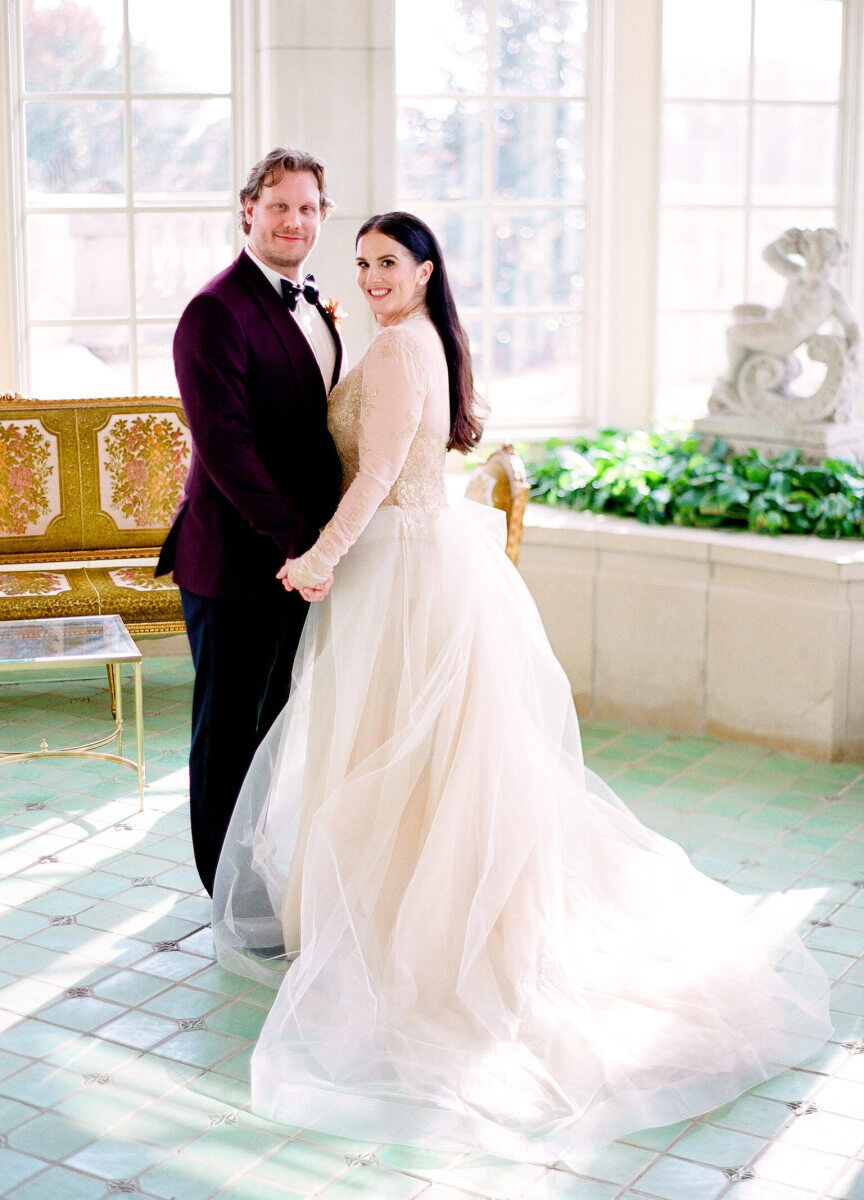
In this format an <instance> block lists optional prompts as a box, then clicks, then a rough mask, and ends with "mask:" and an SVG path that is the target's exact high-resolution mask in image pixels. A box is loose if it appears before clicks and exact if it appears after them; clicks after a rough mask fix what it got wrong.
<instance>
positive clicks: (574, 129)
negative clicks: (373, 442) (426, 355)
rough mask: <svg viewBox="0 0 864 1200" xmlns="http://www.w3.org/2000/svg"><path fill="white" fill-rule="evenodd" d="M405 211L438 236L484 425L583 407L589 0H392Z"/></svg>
mask: <svg viewBox="0 0 864 1200" xmlns="http://www.w3.org/2000/svg"><path fill="white" fill-rule="evenodd" d="M396 13H397V35H396V50H397V56H396V59H397V91H398V94H399V95H398V130H397V133H398V147H399V151H398V190H399V203H400V204H401V205H402V206H403V207H405V208H407V209H410V210H411V211H413V212H416V213H417V214H418V215H419V216H421V217H423V218H424V219H425V220H427V221H428V222H429V224H430V225H431V226H432V228H433V229H434V230H435V232H436V233H437V234H438V236H439V238H440V240H441V242H442V245H443V248H444V253H445V255H446V258H447V263H448V269H449V270H450V272H451V276H452V282H453V285H454V290H455V293H456V298H457V301H458V303H459V305H460V310H461V312H462V315H463V319H464V321H465V323H466V326H467V328H468V331H469V334H470V336H471V340H472V349H473V353H474V364H475V375H476V378H477V382H478V386H479V388H480V389H481V390H482V391H483V393H484V394H485V395H486V397H487V398H488V399H489V401H490V404H491V408H492V415H491V421H490V427H491V429H492V430H493V431H501V432H511V433H514V434H518V433H523V434H528V433H536V432H544V431H547V430H549V429H551V428H555V427H556V426H558V427H560V426H561V425H569V426H573V425H574V424H575V423H576V422H577V421H578V418H579V414H580V407H581V396H580V393H581V360H582V297H583V283H584V280H583V268H582V261H583V241H584V230H585V144H584V129H585V112H586V92H587V88H586V79H585V58H586V40H587V21H588V5H587V0H535V2H532V3H531V4H527V3H522V2H520V0H440V2H439V3H438V4H436V5H435V6H434V9H433V8H432V7H431V6H426V5H423V6H419V5H416V4H414V3H412V0H397V4H396Z"/></svg>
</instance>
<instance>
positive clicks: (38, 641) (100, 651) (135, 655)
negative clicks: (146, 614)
mask: <svg viewBox="0 0 864 1200" xmlns="http://www.w3.org/2000/svg"><path fill="white" fill-rule="evenodd" d="M123 663H131V664H132V671H133V674H134V684H135V742H136V757H135V758H134V759H132V758H124V756H123V694H122V688H121V686H120V684H121V680H120V668H121V666H122V664H123ZM98 664H102V665H104V666H105V667H106V668H107V670H108V684H109V688H110V694H111V710H112V713H113V716H114V728H113V730H112V731H111V732H110V733H107V734H106V735H105V736H104V737H101V738H97V739H96V740H95V741H92V742H84V743H82V744H81V745H78V746H62V747H57V748H51V747H49V745H48V742H47V741H46V740H44V739H43V741H42V744H41V746H40V747H39V749H38V750H28V751H22V752H15V753H7V752H4V751H3V750H0V766H2V765H3V764H4V763H9V762H20V761H21V760H22V759H28V758H47V757H76V758H100V759H104V760H105V761H106V762H116V763H122V764H123V765H124V766H127V767H131V768H132V769H133V770H134V771H136V772H137V774H138V803H139V807H140V808H141V809H143V808H144V715H143V690H142V685H141V651H140V650H139V649H138V647H137V646H136V645H135V643H134V642H133V641H132V638H131V636H130V634H129V631H128V629H127V628H126V626H125V625H124V624H123V622H122V621H121V620H120V618H119V617H118V616H114V615H111V616H105V617H46V618H45V619H44V620H39V621H2V622H0V682H2V676H3V674H4V673H8V672H10V671H16V672H19V671H34V672H39V671H43V672H44V671H46V670H49V669H53V670H57V669H58V668H64V667H80V666H88V665H98ZM113 742H116V743H117V753H116V754H112V753H105V752H104V751H102V750H101V747H103V746H109V745H111V743H113Z"/></svg>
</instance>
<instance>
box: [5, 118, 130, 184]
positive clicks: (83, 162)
mask: <svg viewBox="0 0 864 1200" xmlns="http://www.w3.org/2000/svg"><path fill="white" fill-rule="evenodd" d="M24 122H25V128H26V136H27V201H28V203H30V204H35V205H38V204H40V203H42V204H44V203H49V202H57V201H60V200H61V198H62V197H63V196H64V195H65V196H69V195H78V196H80V195H83V194H89V195H91V196H92V195H95V194H98V195H99V197H100V201H99V202H100V204H101V203H103V202H104V203H107V204H110V203H111V202H112V197H113V200H114V201H115V202H116V203H120V204H122V203H123V202H124V201H125V190H126V189H125V168H124V164H123V106H122V105H121V104H120V103H118V102H117V101H113V100H75V101H72V102H70V101H65V100H58V101H55V100H31V101H29V102H28V103H27V104H25V105H24ZM102 197H104V201H103V200H102Z"/></svg>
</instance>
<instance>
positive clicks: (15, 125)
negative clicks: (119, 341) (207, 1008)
mask: <svg viewBox="0 0 864 1200" xmlns="http://www.w3.org/2000/svg"><path fill="white" fill-rule="evenodd" d="M229 3H230V21H231V87H230V90H229V91H228V92H220V93H203V92H201V93H198V92H194V93H190V92H183V93H173V92H164V93H162V92H160V93H158V98H159V99H160V100H163V99H164V100H172V99H176V100H184V101H188V100H201V101H206V100H208V99H225V98H227V99H229V101H230V103H231V112H232V137H231V157H232V162H231V165H230V171H229V178H230V187H231V193H232V203H231V207H230V209H228V208H227V207H226V205H224V204H219V205H214V206H213V208H212V210H211V209H208V211H213V212H223V211H225V212H229V211H230V214H231V221H232V228H233V229H234V251H235V253H237V252H238V251H239V248H240V246H241V245H242V244H243V238H242V234H241V232H240V230H239V227H238V224H237V221H236V211H237V207H238V206H237V204H236V203H235V202H234V200H233V197H236V195H237V192H238V189H239V186H240V183H241V182H242V179H244V178H245V170H244V168H245V162H246V153H247V148H248V146H249V145H251V144H252V141H253V137H254V132H255V130H256V128H257V116H256V113H255V108H256V106H255V104H254V102H253V103H250V102H249V101H250V99H251V87H250V81H251V79H252V72H251V70H250V66H251V61H252V56H253V49H252V39H251V38H250V36H249V29H250V26H251V27H252V28H254V26H255V17H256V16H257V5H255V6H254V11H253V12H249V9H250V7H251V5H250V0H229ZM128 9H129V6H128V0H123V33H122V53H123V60H124V84H123V88H122V89H120V90H118V91H115V92H110V93H106V92H98V93H97V92H68V93H67V92H64V93H52V92H46V93H42V92H32V93H25V91H24V72H23V45H22V38H21V33H22V24H21V6H20V0H7V2H6V5H5V11H6V20H5V23H4V25H3V28H2V30H0V40H2V45H0V49H2V52H3V56H4V59H3V60H4V63H5V65H6V67H7V70H6V71H5V72H4V74H5V76H6V86H5V89H4V96H3V102H4V105H5V108H6V117H7V120H6V122H5V123H4V132H3V138H4V139H8V141H7V142H6V145H5V146H4V145H3V142H2V140H0V149H3V150H5V155H4V158H5V161H6V162H7V163H8V164H9V165H10V171H9V173H8V179H7V189H8V192H7V199H8V221H7V229H8V234H7V238H8V242H7V245H8V251H7V253H8V260H9V267H10V269H9V271H8V305H9V314H8V315H9V320H8V323H7V324H8V330H9V336H10V341H11V344H10V345H9V347H8V350H7V356H8V361H9V366H10V369H11V373H12V379H13V388H14V390H16V391H18V392H20V393H22V394H23V395H29V394H30V385H31V380H30V369H29V365H30V344H31V330H33V329H37V328H50V327H52V326H55V327H56V326H70V325H73V326H74V325H87V326H95V325H105V326H111V327H118V328H125V329H126V330H127V331H128V337H129V372H130V377H131V385H130V388H131V390H130V394H131V395H135V394H136V393H137V392H138V391H139V388H138V330H139V328H141V327H144V326H147V325H158V326H164V325H165V323H166V320H168V321H170V320H172V319H175V318H176V317H179V313H176V314H175V313H167V314H162V315H159V316H155V317H142V316H139V315H138V313H137V311H136V303H135V296H136V286H135V284H136V268H135V243H134V225H133V223H134V217H135V214H136V213H138V212H142V213H148V214H149V213H165V212H171V213H173V212H178V213H182V212H200V211H201V205H200V204H183V202H182V200H180V201H179V202H178V203H177V204H165V205H153V204H136V203H135V198H134V192H133V187H132V152H131V151H132V147H131V138H132V121H131V106H132V103H133V102H134V101H135V100H137V99H149V98H151V97H152V96H154V95H157V94H156V93H151V92H147V93H138V92H135V91H133V90H131V89H130V86H129V84H130V78H129V60H130V46H129V11H128ZM250 17H251V18H252V20H250V19H249V18H250ZM25 96H26V99H27V100H41V99H49V100H54V99H66V98H68V99H69V100H70V101H73V102H77V101H86V100H100V101H105V100H112V101H116V102H118V103H122V104H123V106H124V110H125V120H124V131H123V137H124V156H125V166H126V179H125V185H126V195H125V201H124V203H123V204H121V205H112V206H111V207H110V209H109V208H106V209H105V210H104V211H105V212H110V213H111V214H112V215H113V214H123V215H125V217H126V224H127V229H126V234H127V253H128V272H129V289H130V291H129V295H130V311H129V315H128V316H124V317H117V318H114V317H87V318H64V319H62V320H53V321H52V320H31V319H30V316H29V296H28V279H29V275H28V261H27V240H26V219H27V217H28V216H29V215H30V213H31V212H33V213H34V214H36V213H38V214H39V215H42V214H51V215H54V214H63V213H69V212H75V213H81V212H91V211H92V212H94V213H99V212H102V211H103V210H102V209H99V208H92V209H90V208H83V207H78V206H75V207H73V208H70V207H68V206H64V205H63V204H56V205H53V204H43V205H40V206H39V207H38V208H34V209H29V208H28V207H27V205H26V200H25V197H26V180H27V148H26V140H25V131H24V102H25ZM225 265H226V266H227V265H228V264H227V263H226V264H225ZM204 282H206V280H203V279H202V280H201V283H202V284H203V283H204ZM0 337H2V334H0ZM2 358H3V355H2V351H0V361H2Z"/></svg>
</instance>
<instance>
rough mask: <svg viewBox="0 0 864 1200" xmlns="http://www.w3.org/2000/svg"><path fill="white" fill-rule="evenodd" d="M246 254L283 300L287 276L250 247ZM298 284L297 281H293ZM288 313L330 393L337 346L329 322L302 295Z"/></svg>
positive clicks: (288, 309)
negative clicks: (307, 346) (268, 263)
mask: <svg viewBox="0 0 864 1200" xmlns="http://www.w3.org/2000/svg"><path fill="white" fill-rule="evenodd" d="M246 253H247V254H248V255H249V257H250V258H251V259H252V261H253V262H254V263H255V265H256V266H257V267H258V268H259V269H260V270H261V271H262V272H263V273H264V275H265V276H266V278H267V279H269V280H270V283H271V284H272V285H273V287H274V288H275V290H276V291H277V293H278V294H279V298H280V300H281V298H282V280H283V279H287V278H288V276H287V275H280V274H279V272H278V271H274V270H273V268H272V267H268V266H267V265H266V263H263V262H262V261H261V259H260V258H258V257H257V255H255V254H253V253H252V251H251V250H250V249H249V247H248V246H247V247H246ZM292 282H293V283H296V282H297V280H296V279H295V280H292ZM286 311H287V312H289V313H290V314H291V316H292V317H293V318H294V320H295V321H296V322H297V325H298V327H299V329H300V332H301V333H302V334H303V336H304V337H305V339H306V341H307V342H308V343H309V346H310V348H311V350H312V353H313V354H314V355H315V359H316V361H317V363H318V369H319V370H320V372H321V378H322V379H323V380H324V387H325V389H326V390H327V391H328V392H329V391H330V382H331V380H332V379H333V371H334V369H335V367H336V345H335V343H334V341H333V335H332V333H331V332H330V330H329V328H328V327H327V322H326V321H325V320H324V318H323V317H322V316H321V313H320V311H319V310H318V309H317V308H316V306H315V305H314V304H310V303H309V301H308V300H306V299H305V298H304V297H303V296H302V295H301V296H299V297H298V299H297V307H296V308H295V309H294V311H293V312H291V309H290V308H288V307H287V305H286Z"/></svg>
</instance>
